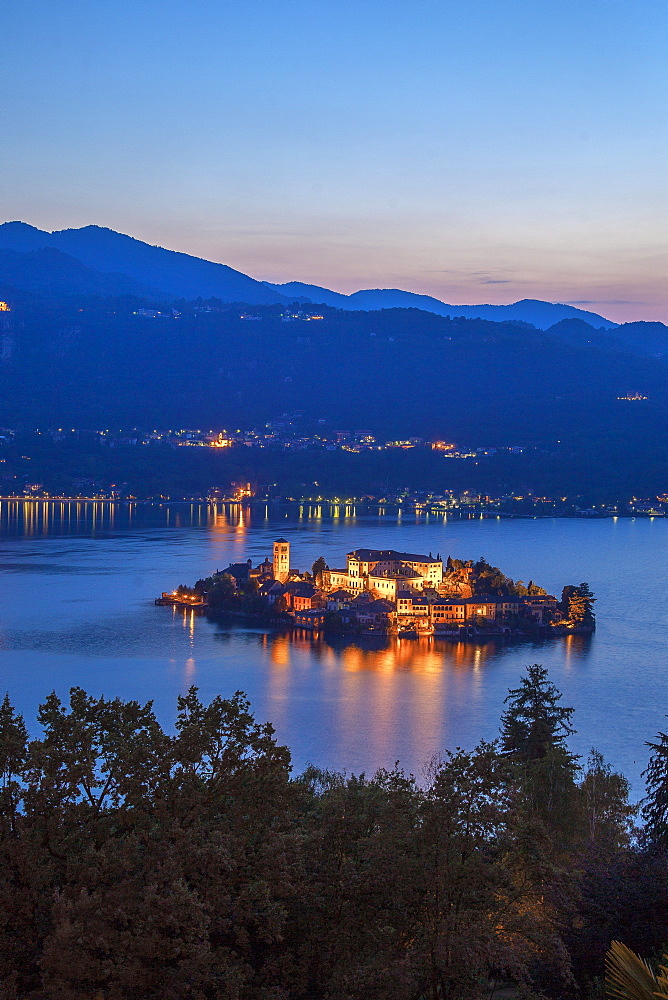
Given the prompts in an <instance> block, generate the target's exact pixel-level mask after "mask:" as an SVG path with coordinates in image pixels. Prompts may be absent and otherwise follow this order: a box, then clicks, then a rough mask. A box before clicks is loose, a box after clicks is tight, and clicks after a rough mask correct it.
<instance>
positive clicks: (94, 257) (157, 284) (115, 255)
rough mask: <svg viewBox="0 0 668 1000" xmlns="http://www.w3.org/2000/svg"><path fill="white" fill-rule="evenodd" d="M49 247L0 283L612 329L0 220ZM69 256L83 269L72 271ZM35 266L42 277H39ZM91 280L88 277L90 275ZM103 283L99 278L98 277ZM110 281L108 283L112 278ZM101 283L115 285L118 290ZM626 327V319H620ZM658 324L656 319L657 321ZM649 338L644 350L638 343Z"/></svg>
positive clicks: (525, 308) (652, 333)
mask: <svg viewBox="0 0 668 1000" xmlns="http://www.w3.org/2000/svg"><path fill="white" fill-rule="evenodd" d="M44 249H52V250H56V251H60V253H61V254H64V255H67V256H68V259H69V263H67V262H66V261H64V260H63V259H61V258H59V257H55V256H51V257H49V256H42V257H33V258H31V259H30V260H25V261H20V260H19V258H14V259H13V260H12V259H10V258H5V259H4V260H3V263H2V267H3V272H2V275H1V277H2V280H3V281H4V283H5V284H6V285H7V286H9V287H15V288H17V289H24V290H29V291H32V292H34V293H39V292H40V291H41V292H42V293H44V294H53V293H54V292H56V293H57V292H58V291H60V293H61V294H65V289H66V288H68V289H70V290H71V292H72V293H79V294H86V291H85V290H86V288H91V289H92V288H97V289H100V290H99V291H96V292H94V293H93V292H92V291H91V292H89V294H100V295H105V294H121V293H123V294H127V293H128V292H129V291H130V290H132V294H137V295H144V296H149V297H153V298H156V297H158V298H160V297H162V298H165V299H174V298H185V299H196V298H200V297H201V298H205V299H207V298H216V299H220V300H221V301H222V302H240V303H241V302H244V303H248V304H249V305H269V304H273V303H284V304H285V303H290V302H294V301H295V300H302V301H306V302H311V303H313V304H316V305H320V304H323V305H328V306H332V307H335V308H337V309H345V310H348V311H349V310H361V311H375V310H378V309H396V308H400V309H407V308H413V309H420V310H423V311H425V312H430V313H434V314H436V315H437V316H451V317H455V316H457V317H459V316H463V317H465V318H466V319H486V320H491V321H493V322H522V323H529V324H531V325H532V326H535V327H537V328H538V329H541V330H547V329H549V328H550V327H553V326H554V325H555V324H556V323H559V322H561V321H562V320H583V321H584V322H586V323H588V324H589V325H590V326H591V327H593V328H595V329H597V328H598V329H600V328H604V329H606V330H613V329H615V327H616V326H617V324H616V323H613V322H612V321H611V320H609V319H606V318H605V317H603V316H600V315H598V314H597V313H593V312H588V311H586V310H584V309H578V308H576V307H575V306H569V305H565V304H560V303H552V302H542V301H540V300H538V299H522V300H521V301H520V302H514V303H513V304H512V305H505V306H498V305H489V304H485V305H451V304H448V303H447V302H442V301H441V300H440V299H436V298H434V297H433V296H431V295H420V294H418V293H416V292H406V291H402V290H401V289H397V288H367V289H362V290H361V291H358V292H354V293H353V294H352V295H344V294H342V293H340V292H333V291H331V290H330V289H328V288H321V287H320V286H318V285H309V284H305V283H303V282H300V281H290V282H287V283H285V284H278V285H277V284H271V283H270V282H265V281H256V280H255V279H254V278H251V277H249V276H248V275H246V274H242V273H241V271H235V270H234V268H231V267H228V266H227V265H226V264H216V263H213V262H211V261H208V260H203V259H201V258H200V257H193V256H190V255H189V254H185V253H179V252H177V251H175V250H165V249H164V248H162V247H156V246H151V245H150V244H148V243H143V242H142V241H141V240H136V239H134V238H133V237H131V236H125V235H123V234H122V233H116V232H114V231H113V230H112V229H104V228H102V227H100V226H84V227H83V228H82V229H63V230H60V231H57V232H53V233H48V232H44V231H42V230H41V229H36V228H35V227H34V226H30V225H27V224H26V223H25V222H6V223H4V224H3V225H0V250H4V251H14V252H15V253H17V254H33V253H35V252H36V251H42V250H44ZM72 259H74V260H76V261H78V262H80V264H82V265H84V267H85V268H87V269H88V272H89V273H88V274H85V273H84V272H79V273H78V276H77V273H76V269H75V268H74V267H73V265H72ZM40 269H41V274H42V278H41V279H40ZM96 272H97V273H98V275H99V276H98V278H94V277H93V275H94V273H96ZM105 275H106V276H108V278H109V279H110V281H109V282H105V280H104V276H105ZM111 279H113V280H111ZM105 288H114V289H121V290H122V292H121V291H119V292H114V291H104V289H105ZM626 326H629V324H626ZM658 326H659V327H661V326H662V324H658ZM642 327H643V328H642V329H640V328H639V329H638V330H635V331H628V332H627V334H626V335H625V336H626V337H627V341H628V344H629V346H631V343H632V341H634V340H635V341H636V349H637V350H642V351H644V352H645V353H664V352H665V350H666V348H665V347H664V346H662V345H663V341H662V336H663V334H662V333H661V331H660V330H652V329H649V327H653V324H642ZM645 341H646V343H647V345H649V344H650V343H651V347H647V346H646V345H645Z"/></svg>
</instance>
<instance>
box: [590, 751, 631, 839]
mask: <svg viewBox="0 0 668 1000" xmlns="http://www.w3.org/2000/svg"><path fill="white" fill-rule="evenodd" d="M629 791H630V784H629V781H628V779H627V778H625V777H624V775H623V774H618V773H616V772H615V771H613V770H612V768H611V767H610V764H608V763H606V761H605V760H604V759H603V754H601V753H600V752H599V751H598V750H595V749H594V748H593V747H592V749H591V752H590V754H589V759H588V761H587V770H586V771H585V773H584V775H583V778H582V781H581V782H580V792H581V794H582V810H583V814H584V818H585V823H586V834H587V836H588V839H589V841H590V843H592V844H594V843H595V844H598V845H599V846H604V847H612V848H615V849H616V848H620V847H627V846H628V844H629V841H630V837H631V831H632V820H633V817H634V816H635V814H636V813H637V811H638V810H637V807H636V806H632V805H629Z"/></svg>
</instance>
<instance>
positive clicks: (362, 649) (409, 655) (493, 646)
mask: <svg viewBox="0 0 668 1000" xmlns="http://www.w3.org/2000/svg"><path fill="white" fill-rule="evenodd" d="M190 614H191V615H192V621H193V628H194V622H195V617H196V616H195V615H194V613H192V612H191V613H190ZM184 615H185V612H184ZM215 625H216V635H215V637H216V638H217V639H218V640H220V641H235V640H236V639H237V638H238V635H239V631H238V630H237V629H235V628H234V626H232V627H230V624H229V623H228V622H227V621H225V622H224V623H223V622H221V621H215ZM252 636H253V640H254V641H256V642H257V643H258V644H259V645H260V647H261V648H262V650H263V654H264V656H266V658H267V660H268V661H269V662H270V663H271V664H272V665H273V666H278V667H286V666H290V665H291V664H292V663H293V661H294V662H297V661H301V660H303V659H304V658H306V659H307V660H308V661H309V662H314V663H327V664H336V665H337V666H340V667H343V669H344V670H345V671H348V672H350V673H358V672H360V671H373V672H376V673H390V672H393V671H405V672H410V673H412V674H420V675H422V674H425V675H426V674H431V673H434V672H435V671H442V670H444V669H447V670H453V671H462V672H466V673H473V674H478V673H481V672H482V671H483V669H484V668H485V667H486V665H487V664H491V663H493V662H494V661H496V660H497V659H498V658H499V657H500V656H503V655H504V654H505V653H511V652H512V653H517V651H518V650H526V653H527V661H528V660H529V659H530V657H533V656H536V655H537V656H539V655H540V652H541V650H542V649H549V650H552V651H554V650H555V649H556V650H558V652H559V653H560V654H561V655H563V657H564V661H565V663H566V665H567V666H573V665H575V663H576V662H579V661H583V660H585V659H586V658H587V657H588V656H589V653H590V650H591V644H592V637H591V636H584V635H569V636H558V637H555V638H546V639H539V640H535V639H531V640H503V639H480V638H475V639H470V640H467V641H461V640H457V639H453V638H439V637H438V636H420V637H418V638H416V639H404V638H399V637H398V636H390V635H382V634H380V633H379V634H376V635H365V636H338V635H331V636H323V635H320V634H317V633H314V632H311V631H310V630H308V629H293V630H290V631H284V632H283V631H278V632H259V633H253V634H252Z"/></svg>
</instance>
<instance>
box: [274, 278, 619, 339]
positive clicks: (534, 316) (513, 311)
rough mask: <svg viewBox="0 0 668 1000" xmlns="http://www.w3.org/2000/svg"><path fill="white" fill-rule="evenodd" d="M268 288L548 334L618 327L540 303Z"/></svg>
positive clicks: (342, 305)
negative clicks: (573, 327) (575, 324)
mask: <svg viewBox="0 0 668 1000" xmlns="http://www.w3.org/2000/svg"><path fill="white" fill-rule="evenodd" d="M267 285H268V287H269V288H273V289H275V290H276V291H277V292H281V293H282V294H283V295H287V296H292V297H293V298H297V299H303V300H308V301H311V302H313V303H315V304H320V303H323V304H324V305H327V306H335V307H336V308H337V309H363V310H376V309H411V308H413V309H423V310H424V311H425V312H432V313H436V315H437V316H464V317H465V318H466V319H489V320H492V321H493V322H497V323H504V322H518V321H519V322H521V323H530V324H531V325H532V326H535V327H538V329H539V330H547V329H548V327H550V326H553V325H554V324H555V323H558V322H559V321H560V320H562V319H580V320H583V321H584V322H586V323H589V324H590V325H591V326H593V327H594V328H597V327H605V328H606V329H612V328H613V327H615V326H616V325H617V324H616V323H613V322H612V320H609V319H606V318H605V317H604V316H599V315H598V313H593V312H587V311H586V310H585V309H577V308H576V307H575V306H569V305H565V304H559V303H553V302H542V301H541V300H540V299H522V300H521V301H520V302H514V303H513V304H512V305H507V306H494V305H478V306H458V305H449V304H448V303H447V302H441V300H440V299H436V298H434V297H433V296H431V295H420V294H418V293H417V292H403V291H401V289H398V288H367V289H363V290H362V291H359V292H353V293H352V294H351V295H343V294H341V292H332V291H330V289H329V288H320V287H319V286H318V285H307V284H303V283H302V282H301V281H289V282H287V283H286V284H282V285H271V284H269V283H267Z"/></svg>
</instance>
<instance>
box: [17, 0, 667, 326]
mask: <svg viewBox="0 0 668 1000" xmlns="http://www.w3.org/2000/svg"><path fill="white" fill-rule="evenodd" d="M0 23H1V30H2V48H1V52H2V55H1V57H0V221H7V220H11V219H22V220H23V221H25V222H29V223H31V224H33V225H36V226H39V227H40V228H45V229H64V228H68V227H75V226H82V225H87V224H89V223H96V224H98V225H102V226H109V227H110V228H112V229H117V230H119V231H122V232H126V233H129V234H130V235H132V236H136V237H138V238H140V239H143V240H146V241H147V242H149V243H156V244H160V245H162V246H167V247H170V248H172V249H175V250H183V251H186V252H188V253H193V254H197V255H198V256H203V257H207V258H209V259H211V260H218V261H222V262H224V263H227V264H230V265H231V266H232V267H235V268H238V269H239V270H241V271H244V272H246V273H247V274H251V275H252V276H253V277H256V278H266V279H268V280H271V281H288V280H301V281H308V282H315V283H317V284H322V285H326V286H328V287H330V288H334V289H337V290H339V291H345V292H350V291H355V290H356V289H358V288H368V287H398V288H405V289H409V290H411V291H419V292H427V293H429V294H432V295H436V296H438V297H439V298H441V299H444V300H446V301H448V302H453V303H474V302H476V303H477V302H499V303H502V302H512V301H515V300H516V299H519V298H525V297H528V298H544V299H549V300H552V301H561V302H574V303H583V304H584V306H585V308H592V309H595V310H596V311H597V312H601V313H603V314H604V315H606V316H609V317H610V318H612V319H616V320H618V321H623V320H626V319H660V320H663V321H664V322H665V321H668V308H667V306H666V295H665V291H666V231H667V227H666V223H667V221H668V219H667V213H666V206H667V204H668V155H667V154H668V142H667V136H668V129H667V124H668V123H667V114H666V110H667V98H668V69H667V66H668V61H667V60H666V51H667V43H668V27H667V26H668V5H667V4H666V3H665V0H233V2H228V0H178V2H175V0H113V2H110V0H5V2H4V4H3V13H2V17H1V20H0Z"/></svg>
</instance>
